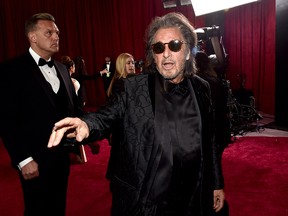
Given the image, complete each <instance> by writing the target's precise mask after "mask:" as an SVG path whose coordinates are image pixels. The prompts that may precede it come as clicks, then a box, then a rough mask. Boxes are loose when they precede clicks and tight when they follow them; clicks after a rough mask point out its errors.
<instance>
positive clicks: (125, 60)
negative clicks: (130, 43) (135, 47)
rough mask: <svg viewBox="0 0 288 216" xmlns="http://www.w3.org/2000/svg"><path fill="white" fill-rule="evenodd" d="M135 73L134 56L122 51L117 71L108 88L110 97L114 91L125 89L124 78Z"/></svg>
mask: <svg viewBox="0 0 288 216" xmlns="http://www.w3.org/2000/svg"><path fill="white" fill-rule="evenodd" d="M132 75H135V61H134V57H133V56H132V55H131V54H129V53H121V54H120V55H119V56H118V57H117V59H116V71H115V74H114V75H113V77H112V80H111V83H110V85H109V88H108V90H107V95H108V97H110V96H111V95H112V94H113V93H114V92H117V91H121V90H122V89H123V79H125V78H127V77H129V76H132Z"/></svg>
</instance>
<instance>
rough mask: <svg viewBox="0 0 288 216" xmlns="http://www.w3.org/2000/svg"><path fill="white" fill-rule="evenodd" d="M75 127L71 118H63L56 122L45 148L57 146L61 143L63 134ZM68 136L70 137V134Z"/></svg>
mask: <svg viewBox="0 0 288 216" xmlns="http://www.w3.org/2000/svg"><path fill="white" fill-rule="evenodd" d="M75 127H76V126H75V125H74V124H73V119H72V118H65V119H62V120H61V121H59V122H56V123H55V125H54V127H53V129H52V132H51V135H50V138H49V141H48V145H47V147H48V148H51V147H53V146H57V145H58V144H59V143H60V142H61V140H62V138H63V136H64V134H65V133H66V132H67V131H68V130H70V129H72V128H75ZM69 136H71V134H69ZM75 136H76V135H75V134H74V137H75ZM71 137H73V135H72V136H71Z"/></svg>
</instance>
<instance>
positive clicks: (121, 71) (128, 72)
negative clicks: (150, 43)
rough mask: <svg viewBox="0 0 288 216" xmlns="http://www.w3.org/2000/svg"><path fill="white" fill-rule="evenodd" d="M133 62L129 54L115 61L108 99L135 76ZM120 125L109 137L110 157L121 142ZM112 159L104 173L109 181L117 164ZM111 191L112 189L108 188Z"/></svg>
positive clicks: (121, 89)
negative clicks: (125, 80) (128, 78)
mask: <svg viewBox="0 0 288 216" xmlns="http://www.w3.org/2000/svg"><path fill="white" fill-rule="evenodd" d="M135 74H136V73H135V62H134V57H133V56H132V55H131V54H129V53H121V54H120V55H119V56H118V57H117V59H116V71H115V73H114V75H113V77H112V80H111V83H110V85H109V88H108V90H107V95H108V98H111V96H112V95H113V94H114V93H116V92H121V91H123V90H124V82H123V81H124V79H126V78H127V77H129V76H133V75H135ZM119 125H120V122H116V123H115V124H114V125H113V126H112V129H111V135H110V138H109V139H110V140H109V144H110V145H111V151H110V155H114V154H115V151H117V150H116V149H115V148H116V147H113V146H115V145H116V146H117V142H119V141H120V140H121V138H120V134H119V132H118V131H119V130H118V127H119ZM115 143H116V144H115ZM113 158H114V157H110V158H109V162H108V168H107V173H106V178H107V179H109V180H111V176H113V173H114V169H113V167H114V165H113V164H115V163H117V161H115V162H114V161H113ZM110 189H112V188H110Z"/></svg>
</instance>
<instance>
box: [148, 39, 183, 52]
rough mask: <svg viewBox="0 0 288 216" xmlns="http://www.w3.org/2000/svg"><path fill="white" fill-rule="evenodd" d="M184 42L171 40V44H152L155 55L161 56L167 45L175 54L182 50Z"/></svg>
mask: <svg viewBox="0 0 288 216" xmlns="http://www.w3.org/2000/svg"><path fill="white" fill-rule="evenodd" d="M183 43H184V42H183V41H179V40H171V41H170V42H169V43H162V42H157V43H154V44H152V50H153V52H154V53H155V54H160V53H163V52H164V51H165V45H166V44H168V47H169V49H170V50H171V51H173V52H178V51H180V50H181V46H182V44H183Z"/></svg>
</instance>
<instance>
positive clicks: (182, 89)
mask: <svg viewBox="0 0 288 216" xmlns="http://www.w3.org/2000/svg"><path fill="white" fill-rule="evenodd" d="M164 89H165V91H166V92H167V93H168V94H169V95H173V94H180V95H185V94H186V93H187V92H188V87H187V81H186V80H183V81H182V82H180V83H178V84H174V83H172V82H170V81H169V80H165V81H164Z"/></svg>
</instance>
